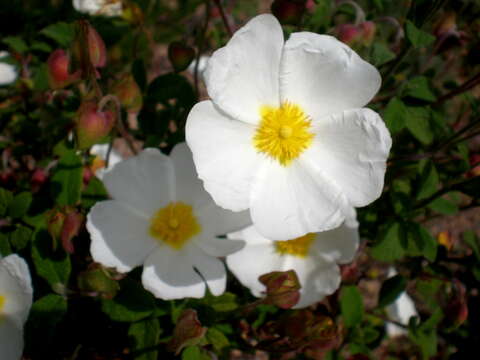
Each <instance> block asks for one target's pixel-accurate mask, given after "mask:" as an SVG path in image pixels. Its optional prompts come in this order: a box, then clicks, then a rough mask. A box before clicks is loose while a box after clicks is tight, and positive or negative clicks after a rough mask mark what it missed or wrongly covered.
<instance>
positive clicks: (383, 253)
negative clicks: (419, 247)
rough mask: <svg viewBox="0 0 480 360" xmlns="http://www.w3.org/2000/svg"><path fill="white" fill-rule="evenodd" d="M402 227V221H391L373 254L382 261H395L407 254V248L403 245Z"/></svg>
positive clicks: (374, 247) (373, 249) (372, 250)
mask: <svg viewBox="0 0 480 360" xmlns="http://www.w3.org/2000/svg"><path fill="white" fill-rule="evenodd" d="M402 237H403V234H402V229H401V226H400V223H398V222H395V223H390V225H389V226H388V228H387V229H386V230H385V231H384V232H383V236H382V238H381V240H380V241H379V242H378V243H376V244H375V245H374V246H373V247H372V249H371V253H372V256H373V257H374V258H375V259H377V260H381V261H386V262H393V261H395V260H398V259H401V258H402V257H404V256H405V248H404V246H403V245H402Z"/></svg>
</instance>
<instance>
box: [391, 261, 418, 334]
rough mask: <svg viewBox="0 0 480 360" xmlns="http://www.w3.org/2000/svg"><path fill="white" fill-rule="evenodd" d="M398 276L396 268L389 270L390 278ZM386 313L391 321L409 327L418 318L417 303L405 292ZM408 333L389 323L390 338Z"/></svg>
mask: <svg viewBox="0 0 480 360" xmlns="http://www.w3.org/2000/svg"><path fill="white" fill-rule="evenodd" d="M395 275H397V271H396V270H395V268H393V267H390V269H389V270H388V277H389V278H391V277H393V276H395ZM386 312H387V315H388V318H389V319H392V320H394V321H397V322H399V323H400V324H403V325H405V326H407V325H408V322H409V321H410V318H411V317H412V316H418V312H417V309H415V303H414V302H413V300H412V298H411V297H410V296H408V294H407V293H406V292H405V291H403V292H402V293H401V294H400V296H399V297H398V298H397V300H395V301H394V302H393V303H392V304H390V305H388V306H387V308H386ZM407 333H408V331H407V330H406V329H404V328H402V327H400V326H398V325H395V324H393V323H390V322H387V334H388V336H390V337H394V336H401V335H407Z"/></svg>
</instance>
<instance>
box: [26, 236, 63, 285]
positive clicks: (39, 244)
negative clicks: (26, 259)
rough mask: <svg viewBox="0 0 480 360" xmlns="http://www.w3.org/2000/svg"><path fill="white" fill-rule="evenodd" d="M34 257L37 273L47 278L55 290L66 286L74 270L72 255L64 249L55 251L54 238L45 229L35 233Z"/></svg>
mask: <svg viewBox="0 0 480 360" xmlns="http://www.w3.org/2000/svg"><path fill="white" fill-rule="evenodd" d="M32 259H33V264H34V265H35V268H36V270H37V274H38V275H39V276H41V277H42V278H44V279H45V280H47V282H48V283H49V284H50V286H51V287H52V288H53V289H54V290H55V289H59V288H62V287H63V286H66V284H67V283H68V279H69V277H70V272H71V270H72V265H71V263H70V257H69V256H68V255H67V254H66V253H65V252H64V251H63V250H62V249H59V250H58V251H56V252H54V251H53V249H52V239H51V237H50V234H49V233H48V232H47V230H45V229H40V230H38V231H37V232H36V233H35V234H34V238H33V243H32Z"/></svg>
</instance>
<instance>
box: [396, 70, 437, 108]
mask: <svg viewBox="0 0 480 360" xmlns="http://www.w3.org/2000/svg"><path fill="white" fill-rule="evenodd" d="M403 95H404V96H410V97H412V98H415V99H420V100H424V101H428V102H433V101H435V100H436V99H437V98H436V96H435V94H434V93H433V92H432V90H431V89H430V85H429V84H428V79H427V78H426V77H425V76H417V77H414V78H412V79H410V80H409V81H408V82H407V86H406V87H405V90H404V92H403Z"/></svg>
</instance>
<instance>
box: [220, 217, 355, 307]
mask: <svg viewBox="0 0 480 360" xmlns="http://www.w3.org/2000/svg"><path fill="white" fill-rule="evenodd" d="M228 238H229V239H236V240H244V241H245V246H244V247H243V248H242V249H241V250H240V251H238V252H236V253H234V254H232V255H229V256H227V266H228V268H229V269H230V271H231V272H232V273H233V274H234V275H235V276H236V277H237V279H238V280H239V281H240V282H241V283H242V284H243V285H244V286H246V287H248V288H249V289H250V291H251V292H252V294H253V295H254V296H256V297H261V296H262V294H263V293H264V291H265V286H264V285H263V284H262V283H260V281H259V280H258V278H259V277H260V276H261V275H263V274H266V273H269V272H272V271H287V270H295V272H296V273H297V276H298V280H299V282H300V285H301V289H300V300H299V302H298V303H297V304H296V305H295V306H294V308H303V307H306V306H309V305H312V304H315V303H317V302H319V301H321V300H322V299H323V298H324V297H325V296H327V295H330V294H332V293H333V292H335V290H336V289H337V288H338V287H339V285H340V281H341V276H340V269H339V267H338V265H337V264H346V263H349V262H351V261H352V259H353V257H354V256H355V252H356V250H357V248H358V243H359V235H358V223H357V222H356V220H353V219H350V220H348V221H346V222H345V223H343V224H342V225H341V226H340V227H337V228H336V229H334V230H329V231H324V232H320V233H309V234H306V235H304V236H302V237H299V238H296V239H293V240H287V241H274V240H270V239H267V238H265V237H263V236H262V235H261V234H260V233H259V232H258V231H257V230H256V229H255V227H254V226H250V227H247V228H246V229H243V230H242V231H238V232H236V233H231V234H229V235H228Z"/></svg>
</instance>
